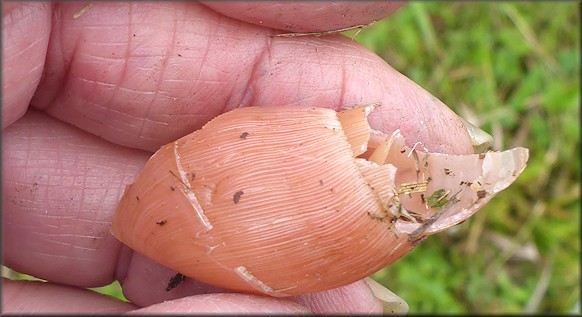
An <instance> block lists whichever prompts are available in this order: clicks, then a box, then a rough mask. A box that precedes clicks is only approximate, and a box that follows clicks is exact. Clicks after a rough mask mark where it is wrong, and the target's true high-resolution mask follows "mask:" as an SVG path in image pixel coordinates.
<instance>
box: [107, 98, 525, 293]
mask: <svg viewBox="0 0 582 317" xmlns="http://www.w3.org/2000/svg"><path fill="white" fill-rule="evenodd" d="M373 108H374V107H373V106H367V107H356V108H351V109H346V110H344V111H341V112H336V111H333V110H329V109H325V108H304V107H295V106H289V107H247V108H240V109H235V110H233V111H230V112H227V113H225V114H223V115H221V116H218V117H216V118H215V119H213V120H212V121H210V122H208V123H207V124H206V125H205V126H204V127H203V128H201V129H200V130H198V131H195V132H193V133H191V134H189V135H186V136H184V137H182V138H180V139H178V140H177V141H175V142H172V143H169V144H166V145H164V146H162V147H161V148H160V149H159V150H158V151H157V152H156V153H155V154H154V155H153V156H152V157H151V158H150V159H149V160H148V162H147V163H146V166H145V167H144V169H143V171H142V172H141V174H140V175H139V176H138V178H137V180H136V181H135V182H134V183H133V184H131V185H129V186H128V188H127V189H126V192H125V194H124V196H123V198H122V200H121V202H120V204H119V206H118V208H117V211H116V214H115V216H114V219H113V223H112V227H111V231H112V234H113V235H114V236H115V237H117V238H118V239H119V240H120V241H122V242H123V243H125V244H126V245H128V246H129V247H131V248H133V249H134V250H136V251H138V252H140V253H142V254H144V255H146V256H148V257H150V258H152V259H154V260H155V261H157V262H159V263H161V264H163V265H165V266H167V267H169V268H171V269H173V270H176V271H177V272H180V273H182V274H184V275H186V276H188V277H191V278H194V279H197V280H199V281H202V282H205V283H208V284H212V285H215V286H218V287H223V288H227V289H232V290H237V291H243V292H251V293H262V294H268V295H271V296H291V295H298V294H304V293H310V292H316V291H322V290H327V289H331V288H335V287H339V286H343V285H346V284H349V283H352V282H354V281H356V280H359V279H361V278H364V277H366V276H369V275H371V274H373V273H375V272H377V271H378V270H380V269H381V268H383V267H385V266H387V265H389V264H390V263H392V262H394V261H396V260H397V259H399V258H400V257H402V256H403V255H404V254H406V253H407V252H409V251H410V250H411V249H413V248H414V247H415V245H416V244H417V243H418V242H419V241H421V240H422V239H423V238H424V237H425V236H427V235H429V234H432V233H435V232H438V231H441V230H444V229H446V228H447V227H450V226H452V225H454V224H457V223H459V222H462V221H464V220H465V219H467V218H468V217H469V216H471V215H472V214H473V213H474V212H475V211H476V210H477V209H478V208H480V207H481V206H482V205H483V204H484V203H485V202H486V201H488V200H489V199H490V198H491V197H492V196H493V195H494V194H495V193H497V192H499V191H500V190H502V189H504V188H505V187H507V186H509V184H510V183H511V182H513V180H515V178H516V177H517V175H519V173H521V171H522V170H523V168H524V167H525V162H526V161H527V149H523V148H516V149H513V150H509V151H505V152H490V153H486V154H483V157H481V156H480V155H465V156H451V155H444V154H435V153H426V152H422V151H420V150H419V151H417V149H414V148H413V149H410V148H408V147H406V145H405V144H404V139H403V138H402V136H400V134H399V133H398V131H396V132H395V133H394V134H393V135H391V136H386V135H383V134H381V133H379V132H377V131H373V130H371V129H370V127H369V126H368V123H367V120H366V117H367V115H368V114H369V113H370V111H372V110H373ZM412 154H414V155H412ZM449 163H452V166H455V168H456V170H455V172H454V173H453V172H449V173H446V175H445V174H443V173H444V172H442V171H438V169H441V170H442V169H443V168H446V167H443V166H444V165H443V164H445V165H446V164H449ZM419 165H422V166H421V168H419ZM433 166H435V167H434V168H433ZM462 166H466V167H465V168H463V170H460V168H461V167H462ZM500 166H502V167H503V168H502V170H500V169H499V167H500ZM465 170H466V171H465ZM441 174H442V175H441ZM418 177H421V180H422V181H420V180H419V179H418ZM428 177H431V179H432V180H431V181H430V182H427V181H426V179H427V178H428ZM462 182H470V183H471V184H473V183H475V184H477V182H479V184H480V187H478V188H471V187H470V186H468V185H467V183H464V184H462V185H459V184H460V183H462ZM415 183H416V184H417V186H416V189H415V188H414V187H415V186H414V184H415ZM403 184H404V186H405V187H402V185H403ZM410 184H413V185H410ZM411 188H412V189H411ZM438 189H443V190H447V191H448V193H447V194H446V195H444V196H443V197H440V198H441V199H442V200H448V201H450V202H454V203H449V204H448V206H444V207H443V206H441V205H442V204H441V205H438V206H437V205H436V204H435V205H434V206H433V205H431V206H429V205H427V203H426V198H427V197H430V194H431V193H433V192H436V191H437V190H438ZM477 192H478V193H477ZM439 193H440V192H439ZM454 193H456V194H455V195H456V196H453V194H454ZM433 198H434V197H433ZM436 198H437V199H438V198H439V197H436ZM402 215H407V216H410V217H404V216H402ZM437 216H438V217H437Z"/></svg>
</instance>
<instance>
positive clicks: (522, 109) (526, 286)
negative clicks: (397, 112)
mask: <svg viewBox="0 0 582 317" xmlns="http://www.w3.org/2000/svg"><path fill="white" fill-rule="evenodd" d="M579 10H580V6H579V4H578V3H575V2H554V3H549V2H494V3H480V2H475V3H464V2H447V3H440V2H439V3H437V2H411V3H409V5H408V6H407V7H405V8H403V9H402V10H401V11H400V12H398V13H397V14H395V15H394V16H392V17H391V18H389V19H387V20H385V21H382V22H378V23H376V24H374V25H372V26H370V27H368V28H366V29H364V30H362V31H360V32H356V31H350V32H348V33H347V34H348V35H349V36H352V37H353V38H354V40H356V41H359V42H360V43H362V44H364V45H365V46H367V47H368V48H370V49H372V50H374V51H375V52H376V53H378V54H379V55H380V56H381V57H383V58H384V59H385V60H386V61H387V62H388V63H390V64H391V65H392V66H393V67H394V68H395V69H397V70H398V71H400V72H402V73H403V74H405V75H406V76H408V77H409V78H411V79H412V80H414V81H415V82H417V83H418V84H419V85H421V86H422V87H424V88H425V89H426V90H428V91H429V92H431V93H432V94H433V95H435V96H436V97H437V98H439V99H440V100H442V101H443V102H444V103H445V104H447V105H449V107H451V108H452V109H453V110H454V111H455V112H457V113H458V114H460V115H461V116H463V117H465V118H466V119H468V120H469V121H471V122H472V123H474V124H475V125H478V126H480V127H481V128H482V129H483V130H485V131H487V132H489V133H490V134H492V135H493V137H494V138H495V140H496V142H495V145H494V148H495V149H497V150H501V149H507V148H510V147H514V146H525V147H527V148H529V149H530V161H529V163H528V167H527V168H526V170H525V171H524V172H523V174H522V175H521V176H520V177H519V178H518V180H517V181H516V182H515V183H514V184H513V185H512V186H510V187H509V188H508V189H506V190H505V191H503V192H502V193H500V194H499V195H497V196H496V197H495V198H494V199H493V200H492V201H491V202H490V203H489V204H488V205H487V206H486V207H484V208H483V209H482V210H481V211H480V212H479V213H478V214H477V215H475V216H474V217H473V218H471V219H470V220H468V221H467V222H465V223H463V224H461V225H459V226H457V227H455V228H453V229H452V230H448V231H446V232H443V233H440V234H438V235H436V236H432V237H431V238H429V239H428V240H427V241H426V242H425V243H424V244H422V245H421V246H419V247H418V248H417V249H415V250H414V251H412V252H411V253H409V254H408V255H406V256H405V257H404V258H402V259H401V260H400V261H398V262H396V263H394V264H393V265H391V266H389V267H388V268H386V269H384V270H382V271H380V272H378V273H377V274H375V275H374V278H375V279H376V280H378V281H379V282H380V283H382V284H384V285H386V286H387V287H388V288H389V289H391V290H392V291H394V292H395V293H397V294H399V295H400V296H401V297H403V298H404V299H405V300H406V301H407V302H408V304H409V306H410V312H411V313H449V312H450V313H501V312H510V313H522V312H533V313H569V312H574V311H576V312H578V311H579V301H578V300H579V297H580V281H579V280H580V113H579V108H580V88H579V87H580V78H579V72H580V16H579ZM499 236H501V237H505V238H507V240H505V241H503V242H502V243H498V244H495V243H492V242H491V237H494V238H496V237H499ZM504 247H506V248H507V247H509V249H503V248H504ZM526 251H529V252H530V253H531V254H533V255H535V254H536V252H537V254H539V256H538V257H535V256H529V257H528V256H527V255H525V256H524V255H522V253H524V252H526Z"/></svg>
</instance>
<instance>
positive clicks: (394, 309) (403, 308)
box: [364, 277, 408, 315]
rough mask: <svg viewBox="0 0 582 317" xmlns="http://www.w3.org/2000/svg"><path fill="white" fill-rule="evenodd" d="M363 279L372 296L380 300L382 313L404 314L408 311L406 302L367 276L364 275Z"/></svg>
mask: <svg viewBox="0 0 582 317" xmlns="http://www.w3.org/2000/svg"><path fill="white" fill-rule="evenodd" d="M364 281H366V283H367V284H368V286H369V287H370V289H371V290H372V293H374V297H376V298H377V299H378V300H379V301H380V302H382V306H383V308H384V314H387V315H404V314H406V313H408V304H407V303H406V301H404V300H403V299H402V298H400V297H398V295H396V294H394V293H392V292H391V291H390V290H389V289H387V288H385V287H384V286H382V285H380V284H379V283H378V282H376V281H374V280H373V279H371V278H369V277H366V278H365V279H364Z"/></svg>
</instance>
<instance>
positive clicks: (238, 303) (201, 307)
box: [132, 294, 310, 314]
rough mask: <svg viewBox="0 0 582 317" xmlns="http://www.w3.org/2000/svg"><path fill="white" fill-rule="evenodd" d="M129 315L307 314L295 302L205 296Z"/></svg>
mask: <svg viewBox="0 0 582 317" xmlns="http://www.w3.org/2000/svg"><path fill="white" fill-rule="evenodd" d="M132 313H137V314H154V313H158V314H159V313H174V314H176V313H197V314H210V313H220V314H228V313H231V314H232V313H235V314H309V313H310V312H309V310H308V309H307V308H305V307H303V306H301V305H299V304H297V303H295V302H292V301H289V300H285V299H278V298H273V297H266V296H258V295H246V294H206V295H197V296H191V297H185V298H180V299H176V300H172V301H166V302H162V303H159V304H155V305H152V306H148V307H145V308H141V309H137V310H135V311H133V312H132Z"/></svg>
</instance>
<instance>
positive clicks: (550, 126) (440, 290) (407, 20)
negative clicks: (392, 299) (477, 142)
mask: <svg viewBox="0 0 582 317" xmlns="http://www.w3.org/2000/svg"><path fill="white" fill-rule="evenodd" d="M579 10H580V8H579V5H578V4H577V3H575V2H554V3H548V2H545V3H544V2H495V3H479V2H472V3H464V2H450V3H436V2H412V3H410V4H409V5H408V6H407V7H405V8H404V9H402V10H401V11H400V12H398V13H397V14H396V15H394V16H393V17H391V18H389V19H387V20H385V21H382V22H378V23H376V24H374V25H373V26H370V27H368V28H366V29H364V30H362V31H360V32H356V31H350V32H347V33H346V34H347V35H349V36H353V38H354V40H356V41H359V42H361V43H362V44H364V45H365V46H367V47H369V48H370V49H372V50H374V51H375V52H377V53H378V54H379V55H380V56H382V57H383V58H384V59H385V60H386V61H387V62H389V63H390V64H391V65H392V66H393V67H394V68H396V69H397V70H399V71H400V72H402V73H403V74H405V75H407V76H408V77H410V78H411V79H412V80H414V81H415V82H417V83H418V84H420V85H421V86H422V87H424V88H425V89H426V90H428V91H429V92H431V93H432V94H433V95H435V96H436V97H437V98H439V99H440V100H442V101H443V102H444V103H445V104H447V105H449V106H450V107H451V108H452V109H453V110H455V111H456V112H457V113H459V114H460V115H462V116H463V117H465V118H466V119H468V120H469V121H471V122H472V123H474V124H475V125H478V126H480V127H481V128H482V129H484V130H485V131H487V132H489V133H490V134H492V135H493V136H494V138H495V140H496V143H495V149H507V148H509V147H514V146H525V147H527V148H529V149H530V161H529V163H528V167H527V168H526V170H525V171H524V172H523V174H522V175H521V176H520V177H519V178H518V179H517V181H516V182H515V183H514V184H513V185H512V186H510V187H509V188H508V189H506V190H505V191H503V192H502V193H500V194H499V195H497V197H495V198H494V199H493V200H492V201H491V202H490V203H489V204H488V205H487V206H486V207H484V208H483V209H482V210H481V211H480V212H479V213H478V214H477V215H475V216H474V217H472V218H471V219H470V220H468V221H466V222H465V223H463V224H461V225H459V226H457V227H455V228H452V229H450V230H448V231H446V232H443V233H440V234H437V235H435V236H432V237H430V238H429V239H428V240H427V241H426V242H424V243H423V244H422V245H420V246H419V247H418V248H417V249H415V250H414V251H412V252H411V253H409V254H408V255H406V256H405V257H404V258H402V259H401V260H400V261H398V262H396V263H394V264H393V265H391V266H389V267H388V268H386V269H384V270H382V271H380V272H378V273H377V274H375V275H374V278H375V279H376V280H378V281H379V282H380V283H382V284H384V285H385V286H387V287H388V288H389V289H391V290H392V291H394V292H395V293H397V294H398V295H400V296H401V297H402V298H404V299H405V300H406V301H407V302H408V304H409V306H410V313H412V314H413V313H443V314H444V313H523V312H531V313H554V314H557V313H572V312H577V313H579V310H580V308H579V305H580V304H579V297H580V120H579V119H580V113H579V107H580V89H579V87H580V78H579V72H580V16H579V13H578V12H579ZM356 33H357V34H356ZM492 237H493V238H492ZM498 237H505V238H507V239H506V240H504V241H502V242H501V243H497V244H496V243H493V242H492V239H494V238H498ZM528 252H529V253H528ZM536 255H538V256H536ZM95 290H96V291H99V292H103V293H106V294H110V295H114V296H118V297H120V298H123V297H122V295H121V292H120V288H119V284H118V283H117V282H116V283H114V284H112V285H110V286H106V287H102V288H98V289H95Z"/></svg>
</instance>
